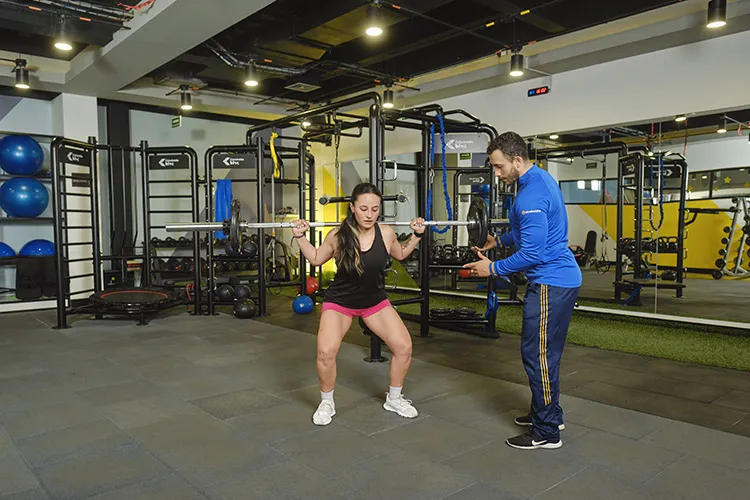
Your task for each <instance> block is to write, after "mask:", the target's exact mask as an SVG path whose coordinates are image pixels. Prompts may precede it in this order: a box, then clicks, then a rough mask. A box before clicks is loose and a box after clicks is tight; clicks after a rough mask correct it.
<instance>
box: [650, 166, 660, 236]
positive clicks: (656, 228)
mask: <svg viewBox="0 0 750 500" xmlns="http://www.w3.org/2000/svg"><path fill="white" fill-rule="evenodd" d="M649 170H650V178H651V189H654V164H653V160H651V161H649ZM659 181H660V182H659V216H660V219H659V226H658V227H657V226H654V218H653V216H652V217H649V221H648V222H649V224H651V229H652V230H654V231H658V230H659V229H661V226H662V224H664V155H661V156H659ZM650 201H651V203H652V204H653V200H650ZM651 210H652V213H653V205H652V208H651Z"/></svg>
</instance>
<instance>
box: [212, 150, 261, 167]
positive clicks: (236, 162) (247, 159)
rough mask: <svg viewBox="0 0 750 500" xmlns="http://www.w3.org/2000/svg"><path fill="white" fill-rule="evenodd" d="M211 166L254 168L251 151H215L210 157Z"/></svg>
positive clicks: (253, 156)
mask: <svg viewBox="0 0 750 500" xmlns="http://www.w3.org/2000/svg"><path fill="white" fill-rule="evenodd" d="M212 166H213V168H255V155H254V154H252V153H217V154H215V155H214V156H213V159H212Z"/></svg>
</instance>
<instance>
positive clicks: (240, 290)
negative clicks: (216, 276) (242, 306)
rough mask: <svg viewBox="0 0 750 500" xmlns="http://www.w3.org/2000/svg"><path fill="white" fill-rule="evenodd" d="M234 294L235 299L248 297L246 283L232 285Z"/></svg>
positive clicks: (248, 291)
mask: <svg viewBox="0 0 750 500" xmlns="http://www.w3.org/2000/svg"><path fill="white" fill-rule="evenodd" d="M234 296H235V298H236V299H237V300H245V299H249V298H250V287H249V286H247V285H237V286H236V287H234Z"/></svg>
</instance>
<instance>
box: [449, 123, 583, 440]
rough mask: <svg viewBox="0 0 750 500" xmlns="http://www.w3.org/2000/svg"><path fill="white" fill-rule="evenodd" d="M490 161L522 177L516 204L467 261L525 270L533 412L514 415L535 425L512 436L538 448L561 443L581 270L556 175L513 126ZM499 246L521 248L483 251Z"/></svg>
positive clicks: (498, 270)
mask: <svg viewBox="0 0 750 500" xmlns="http://www.w3.org/2000/svg"><path fill="white" fill-rule="evenodd" d="M487 154H489V156H490V163H491V164H492V167H493V169H494V171H495V175H496V176H497V177H499V178H500V179H501V180H502V181H503V182H504V183H505V184H506V185H513V184H514V183H516V182H518V193H517V195H516V199H515V202H514V204H513V206H512V207H511V209H510V216H509V218H510V224H511V231H510V232H509V233H506V234H503V235H502V236H500V237H499V238H497V237H495V236H491V235H488V238H487V242H486V243H485V245H484V246H483V247H482V248H481V249H480V248H475V249H474V250H475V251H476V253H477V255H478V257H479V258H480V260H479V261H477V262H474V263H471V264H467V265H466V266H464V267H468V268H471V269H472V275H474V276H507V275H510V274H513V273H517V272H519V271H524V272H525V273H526V276H527V278H528V281H529V283H528V287H527V289H526V295H525V297H524V306H523V328H522V340H521V357H522V359H523V365H524V368H525V369H526V373H527V375H528V377H529V385H530V386H531V412H530V414H528V415H524V416H521V417H518V418H516V420H515V422H516V424H518V425H520V426H528V427H529V430H528V431H527V432H526V433H524V434H521V435H519V436H516V437H513V438H510V439H508V440H507V441H506V443H507V444H508V445H510V446H512V447H514V448H520V449H525V450H532V449H537V448H559V447H560V446H562V440H561V439H560V431H561V430H562V429H564V427H565V426H564V424H563V419H562V409H561V408H560V404H559V397H560V376H559V374H560V358H561V356H562V351H563V347H564V345H565V339H566V337H567V333H568V326H569V325H570V319H571V316H572V315H573V309H574V307H575V303H576V299H577V298H578V290H579V288H580V286H581V270H580V268H579V267H578V264H577V263H576V261H575V258H574V257H573V253H572V252H571V251H570V250H569V249H568V217H567V212H566V211H565V203H564V202H563V197H562V193H561V192H560V188H559V186H558V184H557V181H555V179H554V178H553V177H552V176H551V175H550V174H549V173H547V172H546V171H545V170H542V169H541V168H539V167H538V166H536V165H535V164H533V163H532V162H531V161H530V160H529V155H528V150H527V146H526V142H525V141H524V140H523V138H522V137H521V136H519V135H518V134H516V133H515V132H506V133H504V134H502V135H500V136H499V137H497V138H495V139H494V140H493V141H492V142H491V143H490V145H489V147H488V148H487ZM496 246H504V247H511V246H513V247H515V252H514V253H513V254H512V255H511V256H510V257H508V258H507V259H503V260H499V261H495V262H491V261H490V260H489V259H488V258H487V257H485V256H484V255H483V254H482V251H483V250H488V249H490V248H494V247H496Z"/></svg>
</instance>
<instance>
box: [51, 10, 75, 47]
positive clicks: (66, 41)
mask: <svg viewBox="0 0 750 500" xmlns="http://www.w3.org/2000/svg"><path fill="white" fill-rule="evenodd" d="M65 31H66V30H65V16H60V20H59V27H58V29H57V37H56V38H55V48H56V49H58V50H64V51H68V50H73V45H72V44H71V43H70V38H69V37H68V36H67V34H66V33H65Z"/></svg>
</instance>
